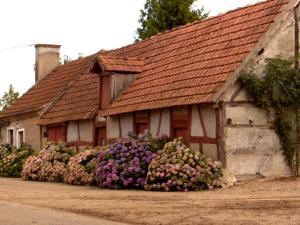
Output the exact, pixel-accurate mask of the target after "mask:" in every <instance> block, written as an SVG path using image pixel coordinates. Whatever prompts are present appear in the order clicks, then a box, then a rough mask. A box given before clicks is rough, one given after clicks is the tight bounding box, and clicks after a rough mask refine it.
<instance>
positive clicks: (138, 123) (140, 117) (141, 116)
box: [134, 111, 150, 134]
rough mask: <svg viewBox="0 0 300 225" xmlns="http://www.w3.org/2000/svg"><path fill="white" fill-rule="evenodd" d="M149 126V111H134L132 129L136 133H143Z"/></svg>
mask: <svg viewBox="0 0 300 225" xmlns="http://www.w3.org/2000/svg"><path fill="white" fill-rule="evenodd" d="M149 128H150V112H147V111H146V112H136V113H135V115H134V129H135V133H136V134H140V133H144V131H145V130H149Z"/></svg>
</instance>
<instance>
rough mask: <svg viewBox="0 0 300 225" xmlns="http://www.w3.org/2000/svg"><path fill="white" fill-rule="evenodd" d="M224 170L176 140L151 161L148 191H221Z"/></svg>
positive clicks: (217, 163)
mask: <svg viewBox="0 0 300 225" xmlns="http://www.w3.org/2000/svg"><path fill="white" fill-rule="evenodd" d="M221 177H222V166H221V163H220V162H218V161H216V162H213V161H212V160H211V159H209V158H206V157H205V156H204V155H201V153H199V152H196V151H193V150H191V149H189V148H187V147H186V146H185V145H184V144H183V143H182V141H181V139H174V141H173V142H169V143H167V144H166V145H165V147H164V149H163V150H160V151H158V152H157V155H156V157H155V158H154V159H153V160H152V161H151V163H150V165H149V168H148V174H147V178H146V184H145V189H146V190H150V191H198V190H205V189H212V188H215V187H221V180H220V178H221Z"/></svg>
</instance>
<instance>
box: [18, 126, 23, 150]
mask: <svg viewBox="0 0 300 225" xmlns="http://www.w3.org/2000/svg"><path fill="white" fill-rule="evenodd" d="M24 142H25V132H24V129H19V130H17V148H20V147H21V146H22V145H23V144H24Z"/></svg>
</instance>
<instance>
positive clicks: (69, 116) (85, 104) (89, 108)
mask: <svg viewBox="0 0 300 225" xmlns="http://www.w3.org/2000/svg"><path fill="white" fill-rule="evenodd" d="M99 80H100V79H99V75H98V74H84V75H81V76H80V78H78V80H76V81H75V82H74V83H73V84H72V85H71V86H70V87H69V89H68V90H66V92H65V93H64V95H63V96H62V97H61V98H60V99H59V100H58V101H57V102H56V103H55V104H54V105H53V107H52V108H51V109H49V110H48V111H47V112H46V113H45V114H44V115H42V117H41V119H40V121H39V124H41V125H43V124H51V123H60V122H65V121H71V120H83V119H92V118H93V116H94V115H95V113H96V112H97V111H98V102H99Z"/></svg>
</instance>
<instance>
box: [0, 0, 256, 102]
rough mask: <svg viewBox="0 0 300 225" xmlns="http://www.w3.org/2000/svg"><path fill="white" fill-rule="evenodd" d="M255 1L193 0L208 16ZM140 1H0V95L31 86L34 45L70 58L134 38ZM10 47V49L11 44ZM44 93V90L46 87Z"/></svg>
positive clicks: (121, 44)
mask: <svg viewBox="0 0 300 225" xmlns="http://www.w3.org/2000/svg"><path fill="white" fill-rule="evenodd" d="M257 1H258V0H198V2H197V3H196V4H195V7H196V8H197V7H198V8H201V6H203V7H204V9H205V10H206V11H209V12H210V14H209V15H210V16H215V15H218V14H219V13H224V12H226V11H228V10H231V9H235V8H237V7H242V6H245V5H247V4H253V3H255V2H257ZM144 3H145V0H73V1H70V0H26V1H24V0H2V1H0V21H1V22H0V24H1V25H0V97H1V96H2V95H3V93H4V92H5V91H7V90H8V87H9V84H12V85H13V87H14V88H15V90H16V91H18V92H19V93H20V94H23V93H24V92H26V90H28V89H29V88H30V87H32V86H33V85H34V82H35V81H34V70H33V68H34V62H35V49H34V46H33V44H36V43H38V44H59V45H61V50H60V55H61V57H62V58H63V57H64V56H65V55H67V56H69V57H70V58H71V59H76V58H78V55H79V53H82V54H83V56H86V55H89V54H93V53H95V52H97V51H99V50H100V49H106V50H109V49H113V48H118V47H122V46H124V45H128V44H131V43H132V42H133V41H134V37H135V35H136V34H135V31H136V28H137V27H139V24H138V19H139V16H140V10H141V9H142V8H143V6H144ZM14 47H15V48H14ZM45 91H47V90H45Z"/></svg>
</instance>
